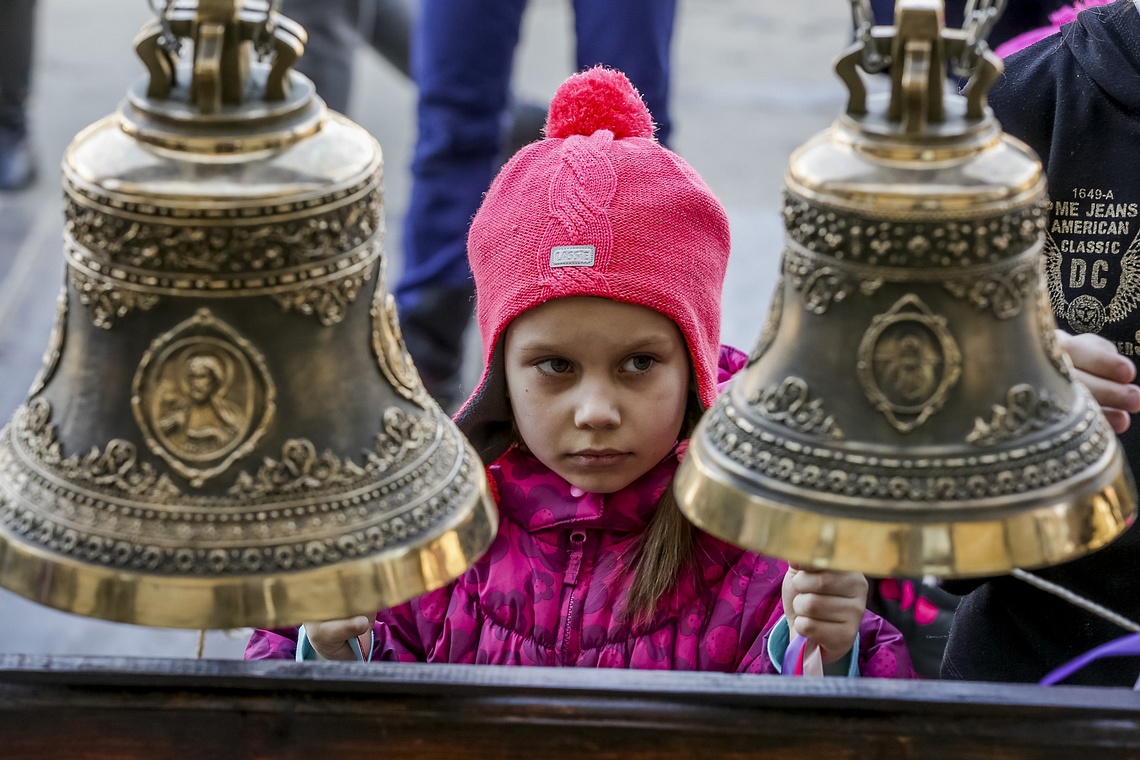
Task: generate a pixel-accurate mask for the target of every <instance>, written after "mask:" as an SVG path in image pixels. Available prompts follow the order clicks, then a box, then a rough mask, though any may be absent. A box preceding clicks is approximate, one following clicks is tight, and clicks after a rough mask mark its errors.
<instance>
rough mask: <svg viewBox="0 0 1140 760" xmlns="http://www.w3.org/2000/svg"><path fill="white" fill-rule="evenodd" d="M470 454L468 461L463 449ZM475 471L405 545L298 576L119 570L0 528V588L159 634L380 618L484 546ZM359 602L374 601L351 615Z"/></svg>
mask: <svg viewBox="0 0 1140 760" xmlns="http://www.w3.org/2000/svg"><path fill="white" fill-rule="evenodd" d="M467 455H468V456H472V457H474V456H475V454H474V451H472V450H470V449H469V448H468V452H467ZM472 471H473V472H472V476H473V480H474V485H475V488H473V489H472V490H471V492H470V494H471V495H470V497H469V498H468V499H467V500H466V502H465V503H463V504H462V505H460V507H459V508H458V509H456V510H454V512H453V514H452V515H451V517H450V519H449V520H447V521H445V522H443V523H441V524H440V525H439V526H437V527H436V529H435V530H433V531H431V532H429V533H428V534H426V536H425V535H424V534H420V535H418V536H416V540H415V542H413V543H412V544H411V545H396V546H391V547H388V548H386V549H384V550H382V551H380V552H378V553H376V554H373V555H370V556H368V557H363V558H360V559H354V560H351V561H347V562H339V563H335V564H332V565H328V566H324V567H319V568H314V569H309V570H302V571H297V572H295V573H272V574H261V575H256V574H250V575H241V576H233V577H228V578H207V577H201V576H194V577H189V576H178V575H149V574H146V573H141V572H136V571H130V570H117V569H113V568H106V567H101V566H98V565H93V564H90V563H85V562H82V561H80V560H76V559H72V558H70V557H67V556H65V555H63V554H57V553H54V552H51V551H48V550H45V549H43V548H42V547H37V546H35V545H32V544H29V543H25V542H24V541H21V540H20V539H19V537H18V536H14V535H13V534H12V533H10V532H9V531H8V530H7V529H6V527H5V526H3V525H2V524H0V587H2V588H5V589H6V590H8V591H11V592H13V593H15V594H18V595H20V596H22V597H24V598H26V599H29V600H30V601H33V602H36V603H38V604H42V605H45V606H47V607H52V608H54V609H57V610H60V611H63V612H68V613H71V614H76V615H82V616H85V617H92V618H99V619H103V620H109V621H113V622H119V623H129V624H133V625H142V626H151V627H159V628H178V629H206V630H217V629H234V628H247V627H254V628H276V627H282V626H293V625H299V624H301V623H303V622H305V621H306V620H332V619H338V618H344V617H351V616H353V615H359V614H365V613H367V612H370V611H372V610H374V609H386V608H389V607H394V606H396V605H398V604H401V603H403V602H406V601H408V600H409V599H414V598H416V597H418V596H422V595H423V594H426V593H429V592H431V591H434V590H436V589H438V588H441V587H443V586H445V585H446V584H448V583H450V582H451V581H453V580H455V579H456V578H458V577H459V576H461V575H462V574H463V573H464V572H466V571H467V570H468V569H469V568H470V566H471V565H472V563H474V562H475V561H476V560H477V559H478V558H479V557H481V556H482V555H483V554H484V553H485V552H486V551H487V549H488V548H489V547H490V545H491V542H492V541H493V540H494V538H495V536H496V535H497V532H498V522H499V518H498V508H497V506H496V505H495V501H494V499H493V498H492V496H491V493H490V489H489V487H488V484H487V475H486V472H485V471H484V470H483V468H482V467H473V468H472ZM429 536H430V537H429ZM425 538H426V540H425ZM392 579H398V581H397V582H395V583H393V582H391V580H392ZM396 588H398V589H399V592H398V593H397V592H394V591H393V589H396ZM282 595H284V597H285V598H284V599H282V598H281V597H282ZM360 598H366V599H369V600H371V601H369V602H367V603H366V604H364V605H356V604H352V605H351V606H350V604H349V602H350V599H351V600H352V601H356V600H359V599H360ZM360 606H363V607H365V609H359V608H358V607H360Z"/></svg>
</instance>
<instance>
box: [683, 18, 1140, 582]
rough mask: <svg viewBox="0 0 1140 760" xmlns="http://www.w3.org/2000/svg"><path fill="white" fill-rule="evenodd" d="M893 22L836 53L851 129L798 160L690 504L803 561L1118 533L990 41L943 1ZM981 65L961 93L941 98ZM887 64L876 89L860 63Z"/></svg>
mask: <svg viewBox="0 0 1140 760" xmlns="http://www.w3.org/2000/svg"><path fill="white" fill-rule="evenodd" d="M895 18H896V25H895V26H894V27H876V28H874V29H873V30H868V33H867V37H866V42H865V44H858V43H857V44H856V46H855V47H853V48H852V49H851V50H849V51H847V52H846V53H845V54H844V55H842V56H841V57H840V58H839V59H838V61H837V63H836V69H837V71H838V73H839V75H840V77H841V79H843V81H844V82H845V84H846V85H847V86H848V88H849V90H850V100H849V102H848V106H847V110H846V114H844V115H842V116H841V117H840V118H839V119H838V120H837V121H836V122H835V123H834V125H833V126H832V127H831V128H830V129H828V130H827V131H825V132H823V133H821V134H819V135H817V136H816V137H814V138H813V139H811V140H810V141H809V142H807V143H806V144H805V145H803V146H802V147H800V148H799V149H798V150H797V151H795V153H794V154H793V155H792V157H791V159H790V163H789V167H788V170H787V173H786V188H785V194H784V202H783V216H784V220H785V224H786V227H787V237H786V247H785V249H784V253H783V261H782V269H781V278H780V282H779V284H778V286H777V289H776V293H775V296H774V299H773V303H772V306H771V311H770V313H769V316H768V321H767V324H766V326H765V328H764V330H763V332H762V335H761V337H760V340H759V343H758V344H757V346H756V348H755V350H754V351H753V353H752V355H751V358H750V361H749V365H748V367H747V369H746V370H745V371H743V372H742V373H741V374H740V375H739V376H738V377H737V378H736V379H735V380H734V381H733V382H732V384H731V386H730V388H729V389H728V390H727V391H726V392H725V393H724V394H723V395H722V397H721V398H720V399H719V400H718V402H717V403H716V405H715V406H714V408H713V409H711V410H710V412H709V413H708V414H707V415H706V416H705V418H704V419H703V421H702V422H701V424H700V425H699V427H698V429H697V431H696V433H695V434H694V435H693V442H692V445H691V447H690V448H689V454H688V457H687V458H686V460H685V462H684V464H683V465H682V467H681V470H680V472H679V474H678V476H677V496H678V499H679V502H680V504H681V508H682V510H683V511H684V513H685V514H686V515H688V516H689V518H690V519H692V520H693V521H694V522H695V523H696V524H697V525H699V526H700V527H702V528H704V529H705V530H707V531H709V532H711V533H713V534H715V535H718V536H721V537H723V538H725V539H727V540H729V541H732V542H734V543H737V544H740V545H742V546H745V547H748V548H751V549H754V550H757V551H762V552H766V553H769V554H772V555H775V556H779V557H784V558H786V559H788V560H791V561H795V562H799V563H803V564H804V565H806V566H811V567H817V568H834V569H844V570H856V571H862V572H865V573H868V574H872V575H909V576H917V575H926V574H930V575H938V576H944V577H954V576H970V575H984V574H996V573H1002V572H1006V571H1009V570H1010V569H1012V568H1031V567H1035V566H1042V565H1046V564H1053V563H1058V562H1062V561H1064V560H1068V559H1071V558H1073V557H1076V556H1078V555H1081V554H1083V553H1085V552H1089V551H1092V550H1094V549H1097V548H1098V547H1100V546H1103V545H1104V544H1105V543H1107V542H1108V541H1110V540H1111V539H1112V538H1114V537H1115V536H1116V535H1117V534H1119V533H1120V532H1121V531H1122V530H1123V529H1124V528H1125V527H1126V526H1127V525H1128V524H1129V523H1131V521H1132V520H1133V518H1134V512H1135V497H1134V495H1133V486H1132V484H1131V477H1130V475H1129V471H1128V469H1127V468H1126V467H1125V466H1124V463H1123V459H1122V455H1121V450H1120V448H1119V447H1118V445H1117V441H1116V437H1115V436H1114V434H1113V431H1112V429H1111V428H1110V427H1109V425H1108V423H1107V422H1106V420H1105V418H1104V416H1103V415H1102V414H1101V412H1100V409H1099V407H1098V406H1097V404H1096V403H1095V401H1093V400H1092V399H1091V397H1090V395H1089V393H1088V391H1087V390H1086V389H1085V388H1084V386H1082V385H1080V384H1077V383H1074V382H1073V378H1072V374H1071V367H1070V364H1069V362H1068V358H1067V357H1066V356H1065V355H1064V353H1063V352H1062V351H1061V349H1060V348H1059V346H1058V342H1057V340H1056V336H1055V333H1054V322H1053V317H1052V309H1051V308H1050V303H1049V293H1048V290H1047V287H1046V282H1045V277H1044V273H1043V270H1042V257H1041V250H1042V243H1043V235H1044V220H1045V213H1046V210H1047V201H1046V197H1045V190H1046V188H1045V178H1044V175H1043V173H1042V168H1041V165H1040V163H1039V162H1038V160H1037V159H1036V157H1035V156H1034V155H1032V153H1031V152H1030V151H1029V149H1028V148H1026V146H1025V145H1023V144H1022V143H1020V142H1018V141H1017V140H1014V139H1012V138H1010V137H1008V136H1005V135H1003V134H1002V132H1001V130H1000V127H999V125H998V124H997V122H996V121H995V120H994V118H993V115H992V112H991V111H990V110H989V108H988V107H987V105H986V100H985V97H986V92H987V90H988V88H989V86H990V85H991V84H992V83H993V81H994V80H995V79H996V78H997V76H998V75H999V74H1000V71H1001V62H1000V60H999V59H997V58H996V57H995V56H994V55H993V54H992V53H990V52H989V50H988V49H987V48H986V47H985V46H984V43H977V42H976V40H975V39H974V37H975V35H974V34H972V33H971V32H969V31H963V30H957V29H944V28H943V26H944V25H943V6H942V2H941V0H899V2H898V5H897V8H896V16H895ZM971 56H976V61H975V63H976V68H974V71H975V73H974V75H973V77H972V79H971V81H970V82H969V85H968V86H967V88H966V89H965V91H964V95H961V96H959V95H957V94H952V93H949V92H946V91H945V90H944V82H945V72H946V66H947V62H948V61H951V60H955V59H956V60H957V62H958V63H959V64H962V63H963V61H964V60H965V59H967V58H969V57H971ZM883 63H889V64H890V77H889V80H888V81H887V83H886V84H887V86H886V87H885V88H883V90H884V91H881V92H878V93H874V94H868V87H867V86H866V85H865V83H864V79H863V76H862V74H861V73H860V72H859V71H858V70H857V66H859V65H862V66H863V67H864V68H865V69H871V70H874V69H878V68H880V67H881V65H882V64H883ZM876 64H878V65H876ZM878 79H887V78H886V77H879V78H878ZM872 81H873V80H872Z"/></svg>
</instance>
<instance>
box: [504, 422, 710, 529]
mask: <svg viewBox="0 0 1140 760" xmlns="http://www.w3.org/2000/svg"><path fill="white" fill-rule="evenodd" d="M687 448H688V441H683V442H681V443H678V444H677V445H676V446H674V447H673V450H672V451H670V452H669V454H668V455H667V456H666V457H665V458H664V459H662V460H661V462H659V463H658V464H657V465H655V466H654V467H653V468H652V469H650V470H649V472H647V473H645V474H644V475H642V476H641V477H640V478H638V479H637V480H635V481H634V482H632V483H630V484H629V485H628V486H626V487H625V488H623V489H621V490H620V491H615V492H614V493H608V494H598V493H588V492H584V491H582V490H581V489H578V488H575V487H573V486H571V485H570V484H569V483H568V482H566V480H564V479H563V478H562V477H561V476H559V475H557V474H555V472H554V471H553V470H551V469H550V468H549V467H547V466H546V465H544V464H543V463H542V462H540V461H538V459H537V458H535V457H534V456H533V455H532V454H529V453H527V452H524V451H522V450H521V449H519V448H518V447H517V446H512V447H511V448H510V449H508V450H507V452H506V453H504V454H503V455H502V456H501V457H499V458H498V459H497V460H495V462H494V463H493V464H492V465H491V466H490V467H489V468H488V471H489V473H490V475H491V477H492V478H494V479H495V485H496V486H497V487H498V492H499V511H500V513H501V514H502V515H503V517H505V518H507V519H509V520H511V521H512V522H515V523H517V524H519V525H521V526H522V527H523V528H525V529H526V530H528V531H530V532H536V531H541V530H547V529H549V528H555V527H559V526H568V525H576V526H581V527H584V528H598V529H603V530H611V531H617V532H625V531H628V532H637V531H641V530H643V529H644V528H645V526H646V525H647V524H648V523H649V520H650V518H651V517H652V516H653V512H654V510H655V509H656V507H657V502H658V501H660V499H661V496H662V495H663V494H664V493H665V489H666V488H669V487H670V486H672V483H673V475H674V474H675V473H676V471H677V466H678V463H679V460H680V457H681V456H683V455H684V452H685V449H687Z"/></svg>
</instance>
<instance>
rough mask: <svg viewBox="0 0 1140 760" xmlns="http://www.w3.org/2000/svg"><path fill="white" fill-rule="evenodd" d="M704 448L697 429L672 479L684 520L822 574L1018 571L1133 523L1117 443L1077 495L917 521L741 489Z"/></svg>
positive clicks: (1091, 545) (1081, 549) (1061, 558)
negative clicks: (967, 544)
mask: <svg viewBox="0 0 1140 760" xmlns="http://www.w3.org/2000/svg"><path fill="white" fill-rule="evenodd" d="M705 446H706V444H705V442H704V441H703V440H702V438H701V436H700V435H699V433H698V434H695V435H694V437H693V442H692V444H691V445H690V447H689V450H688V453H687V455H686V457H685V460H684V461H683V462H682V463H681V467H680V468H679V470H678V472H677V477H676V479H675V482H674V489H675V493H676V496H677V503H678V505H679V507H680V509H681V512H682V513H683V514H684V515H685V517H686V518H688V519H689V520H690V521H691V522H692V523H693V524H694V525H696V526H697V527H698V528H700V529H701V530H703V531H705V532H707V533H709V534H710V535H713V536H716V537H717V538H720V539H722V540H725V541H728V542H730V543H733V544H735V545H738V546H741V547H743V548H745V549H748V550H750V551H755V552H758V553H762V554H767V555H770V556H777V557H780V558H781V559H784V560H787V561H789V562H795V563H797V564H799V565H801V566H803V567H811V568H815V569H820V570H824V569H827V570H841V571H852V572H861V573H864V574H866V575H869V576H877V577H890V576H894V577H919V576H926V575H932V576H937V577H941V578H969V577H985V576H991V575H1000V574H1003V573H1007V572H1009V571H1010V570H1012V569H1014V568H1022V569H1027V570H1028V569H1034V568H1038V567H1044V566H1047V565H1055V564H1059V563H1061V562H1066V561H1068V560H1071V559H1075V558H1077V557H1080V556H1083V555H1085V554H1088V553H1090V552H1092V551H1096V550H1097V549H1100V548H1102V547H1103V546H1105V545H1106V544H1108V543H1109V542H1111V541H1112V540H1113V539H1114V538H1116V537H1117V536H1118V535H1120V534H1121V533H1122V532H1123V531H1124V530H1125V529H1126V528H1127V527H1128V526H1129V525H1131V524H1132V523H1133V522H1134V521H1135V519H1136V498H1135V496H1134V493H1135V490H1134V486H1133V483H1132V477H1131V473H1130V471H1129V469H1128V467H1127V465H1126V464H1125V462H1124V457H1123V455H1122V453H1121V451H1120V447H1119V446H1115V445H1114V446H1113V447H1112V449H1111V451H1110V452H1106V454H1105V456H1104V457H1103V458H1102V462H1101V465H1100V466H1099V467H1097V468H1095V470H1094V471H1093V472H1092V473H1091V474H1089V473H1085V474H1083V475H1082V476H1078V477H1075V478H1073V480H1075V481H1081V482H1083V483H1085V484H1086V485H1085V486H1084V488H1080V489H1079V490H1077V491H1074V490H1073V489H1072V488H1070V489H1068V494H1069V496H1068V497H1067V498H1066V497H1062V498H1060V499H1059V500H1049V501H1046V502H1045V503H1044V504H1040V505H1038V506H1034V507H1030V508H1028V509H1022V510H1015V509H1013V508H1006V509H1003V510H1002V512H1003V513H1004V514H1003V515H1002V516H999V517H997V518H994V519H982V520H971V521H961V520H959V521H941V522H935V521H926V522H921V523H916V522H913V521H912V520H911V519H910V516H909V515H903V514H898V515H897V518H898V519H896V520H871V519H865V518H855V517H839V516H836V515H835V514H829V513H826V512H823V511H814V510H813V509H812V508H811V505H810V504H809V503H807V502H805V501H804V500H798V501H797V500H795V499H791V498H785V499H783V500H781V499H778V498H775V497H776V496H777V495H779V494H778V492H775V491H769V492H768V493H769V494H770V495H771V496H772V497H773V498H765V497H764V496H761V495H760V494H757V493H746V492H744V491H741V490H740V489H739V488H737V487H735V486H733V485H732V484H731V483H730V482H729V480H730V477H729V476H727V475H726V474H724V473H722V472H721V471H720V470H718V469H717V468H715V467H714V466H712V465H711V464H710V462H709V461H707V460H708V455H707V454H706V452H705V450H704V449H705ZM1090 481H1091V485H1088V483H1089V482H1090ZM1070 485H1071V481H1070ZM927 509H929V506H928V507H927ZM990 514H992V513H990ZM892 516H894V515H892ZM988 516H989V515H987V517H988ZM746 520H750V521H751V523H750V524H746V522H745V521H746ZM734 526H735V527H734ZM1090 530H1091V533H1090V532H1089V531H1090ZM762 531H763V532H766V533H767V534H768V535H767V540H764V539H761V538H760V537H759V535H757V534H759V533H761V532H762ZM1082 531H1085V535H1082ZM746 534H747V535H746ZM1011 535H1015V536H1019V537H1023V538H1024V537H1026V536H1028V537H1030V540H1029V541H1022V542H1021V543H1016V542H1015V543H1016V545H1015V544H1014V543H1011V542H1010V541H1009V540H1008V539H1009V537H1010V536H1011ZM797 536H799V537H802V536H816V537H817V540H816V541H815V542H814V543H810V545H809V541H808V540H804V539H803V538H797ZM900 537H901V538H900ZM967 538H969V539H970V540H971V542H972V545H974V546H981V547H983V549H982V550H981V551H973V552H968V553H964V554H962V553H958V552H957V551H955V552H954V553H953V554H951V555H950V556H949V558H948V556H947V554H946V549H945V546H946V545H947V542H949V545H950V546H954V545H955V544H954V540H955V539H957V540H959V541H962V540H965V539H967ZM885 548H889V549H891V551H885V550H883V549H885Z"/></svg>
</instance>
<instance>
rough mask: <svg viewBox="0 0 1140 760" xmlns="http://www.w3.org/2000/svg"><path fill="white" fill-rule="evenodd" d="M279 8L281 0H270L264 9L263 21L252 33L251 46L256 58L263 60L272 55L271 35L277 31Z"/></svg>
mask: <svg viewBox="0 0 1140 760" xmlns="http://www.w3.org/2000/svg"><path fill="white" fill-rule="evenodd" d="M280 10H281V0H270V1H269V6H268V7H267V8H266V10H265V21H263V22H262V23H261V24H259V25H258V26H257V30H256V31H255V32H254V33H253V48H254V50H255V51H257V60H259V61H264V60H265V59H266V58H269V57H270V56H272V55H273V35H274V33H275V32H276V31H277V13H278V12H279V11H280Z"/></svg>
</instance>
